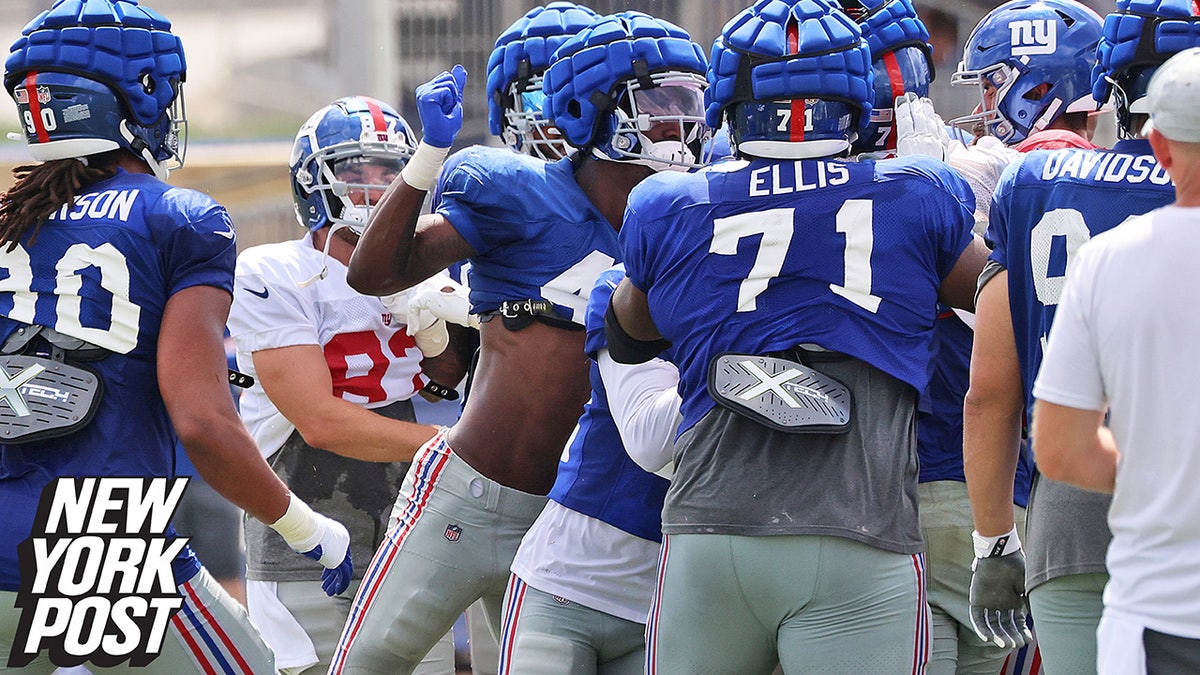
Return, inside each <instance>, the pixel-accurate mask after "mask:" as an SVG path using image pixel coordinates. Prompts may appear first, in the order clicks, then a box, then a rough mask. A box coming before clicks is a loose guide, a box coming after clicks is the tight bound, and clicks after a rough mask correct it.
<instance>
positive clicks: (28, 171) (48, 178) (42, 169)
mask: <svg viewBox="0 0 1200 675" xmlns="http://www.w3.org/2000/svg"><path fill="white" fill-rule="evenodd" d="M120 152H121V151H120V150H109V151H108V152H103V153H100V154H97V155H91V156H89V157H88V158H87V163H86V164H85V163H84V162H83V161H82V160H81V159H74V158H72V159H56V160H51V161H49V162H42V163H41V164H25V165H22V166H18V167H17V168H15V169H13V176H14V177H15V178H16V183H15V184H14V185H13V186H12V187H11V188H9V190H8V192H5V193H4V194H3V195H0V246H4V245H5V244H7V246H6V247H5V251H12V250H13V249H14V248H16V246H17V243H18V242H20V241H21V238H22V237H23V236H24V235H25V231H26V230H28V229H29V227H30V226H33V234H32V235H31V236H30V238H29V243H30V244H32V243H33V242H34V240H35V239H36V238H37V233H38V230H39V229H41V227H42V223H44V222H46V219H47V218H49V217H50V214H52V213H54V212H55V211H57V210H58V209H60V208H62V206H63V205H64V204H71V203H73V202H74V201H75V195H77V194H78V193H79V192H80V191H81V190H83V189H84V188H86V187H87V186H89V185H92V184H93V183H98V182H100V181H102V180H105V179H108V178H112V177H113V176H114V175H116V169H117V162H116V160H117V155H118V153H120Z"/></svg>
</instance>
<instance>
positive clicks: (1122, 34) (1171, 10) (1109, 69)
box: [1092, 0, 1200, 138]
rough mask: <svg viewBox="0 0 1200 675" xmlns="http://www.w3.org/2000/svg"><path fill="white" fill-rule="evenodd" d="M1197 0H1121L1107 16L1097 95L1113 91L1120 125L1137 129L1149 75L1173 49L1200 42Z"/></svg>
mask: <svg viewBox="0 0 1200 675" xmlns="http://www.w3.org/2000/svg"><path fill="white" fill-rule="evenodd" d="M1195 8H1196V4H1195V3H1194V2H1193V1H1192V0H1118V2H1117V9H1116V11H1115V12H1113V13H1112V14H1109V15H1108V16H1106V17H1105V18H1104V36H1103V37H1102V38H1101V39H1100V45H1099V46H1098V47H1097V48H1096V66H1095V68H1093V69H1092V97H1093V98H1095V100H1096V101H1099V102H1101V103H1103V102H1105V101H1108V100H1109V98H1110V96H1111V99H1112V102H1113V104H1114V105H1115V107H1116V109H1117V130H1118V132H1119V133H1120V134H1121V135H1122V137H1125V138H1132V137H1135V136H1137V135H1138V133H1139V132H1140V131H1141V130H1140V129H1136V128H1134V126H1135V125H1134V123H1133V121H1132V119H1131V117H1130V115H1131V114H1146V113H1148V112H1149V109H1148V108H1147V107H1146V100H1145V99H1146V88H1147V87H1148V86H1149V84H1150V77H1151V76H1152V75H1154V73H1155V71H1157V70H1158V67H1159V66H1161V65H1162V64H1163V63H1165V62H1166V60H1167V59H1169V58H1170V57H1171V56H1172V55H1174V54H1176V53H1178V52H1181V51H1183V50H1185V49H1189V48H1191V47H1200V17H1198V16H1194V15H1193V12H1194V11H1196V10H1195Z"/></svg>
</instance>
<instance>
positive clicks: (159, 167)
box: [118, 120, 171, 183]
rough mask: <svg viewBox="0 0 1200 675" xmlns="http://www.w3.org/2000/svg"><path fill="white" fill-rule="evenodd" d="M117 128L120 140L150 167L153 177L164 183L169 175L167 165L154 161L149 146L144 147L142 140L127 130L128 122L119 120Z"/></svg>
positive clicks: (144, 143) (169, 171)
mask: <svg viewBox="0 0 1200 675" xmlns="http://www.w3.org/2000/svg"><path fill="white" fill-rule="evenodd" d="M118 126H119V127H120V129H121V138H124V139H125V142H126V143H128V144H129V147H130V148H131V149H132V150H133V151H134V153H136V154H137V155H138V156H139V157H141V158H142V160H143V161H145V162H146V164H149V165H150V169H151V170H152V171H154V177H155V178H157V179H159V180H161V181H163V182H164V183H165V182H166V181H167V176H169V175H170V173H171V170H170V169H168V168H167V165H166V164H165V163H164V162H159V161H158V160H156V159H155V158H154V153H152V152H150V146H148V145H146V142H145V141H143V140H142V139H140V138H138V137H137V136H134V135H133V131H131V130H130V129H129V122H128V121H127V120H121V123H120V124H119V125H118Z"/></svg>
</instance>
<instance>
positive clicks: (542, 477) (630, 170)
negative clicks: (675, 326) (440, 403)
mask: <svg viewBox="0 0 1200 675" xmlns="http://www.w3.org/2000/svg"><path fill="white" fill-rule="evenodd" d="M591 28H592V29H594V30H585V31H583V32H582V33H580V34H579V35H577V36H575V38H573V39H572V40H571V41H568V43H566V44H564V45H563V46H562V47H560V48H559V49H558V50H557V51H556V52H555V60H553V61H552V62H551V65H550V68H549V69H548V70H547V72H546V76H545V80H544V82H543V86H544V87H545V90H546V92H547V96H548V98H547V105H548V107H547V109H546V113H545V114H547V115H548V116H551V117H553V119H554V121H555V123H556V126H557V127H558V128H559V129H560V130H561V131H562V132H563V134H564V136H565V137H566V138H567V140H568V142H570V143H571V144H572V145H573V146H576V147H578V148H580V150H579V151H578V152H576V153H574V154H572V155H571V156H570V157H567V158H564V159H562V160H559V161H557V162H544V161H541V160H539V159H535V158H533V157H529V156H526V155H521V154H517V153H514V152H512V151H510V150H507V149H493V148H483V147H474V148H469V149H466V150H463V151H461V152H459V153H456V154H455V155H454V156H453V157H451V158H450V159H449V161H448V162H446V166H445V167H444V168H443V167H442V163H443V160H444V158H445V156H446V155H447V153H448V151H449V148H450V146H451V145H452V143H453V142H454V138H455V136H456V135H457V133H458V130H459V128H460V126H461V123H462V106H461V96H462V86H463V83H464V81H465V78H466V73H465V71H464V70H463V69H462V68H461V67H460V66H456V67H455V68H454V69H453V71H451V72H449V73H443V74H442V75H440V76H438V77H436V78H434V80H433V81H431V82H430V83H428V84H427V85H423V86H422V87H420V88H419V89H418V92H417V102H418V110H419V111H420V113H421V123H422V127H423V129H424V132H425V138H424V139H423V140H422V142H421V143H420V145H419V146H418V148H417V150H416V152H415V153H414V155H413V157H412V158H411V159H410V160H409V162H408V164H407V165H406V166H405V168H404V170H403V172H402V173H401V177H400V178H399V179H398V180H396V181H395V182H393V183H392V186H391V187H390V188H389V189H388V192H387V193H386V194H385V195H384V197H383V199H382V201H381V202H380V204H379V206H378V207H376V209H375V210H374V211H373V212H372V215H371V221H370V222H371V225H370V226H369V227H368V228H367V231H366V233H365V234H364V236H363V242H362V244H361V245H360V246H359V247H358V248H356V249H355V253H354V256H353V257H352V258H351V263H350V275H349V280H350V283H351V285H352V286H354V287H355V288H357V289H358V290H360V291H362V292H369V293H381V294H386V293H392V292H396V291H397V290H400V289H402V288H406V287H410V286H412V285H414V284H416V283H419V282H420V281H421V280H423V279H425V278H428V277H429V276H430V275H431V274H432V273H434V272H436V271H438V270H441V269H442V268H444V267H446V266H447V265H449V264H450V263H453V262H456V261H459V260H464V259H469V260H470V262H471V268H470V272H469V282H470V283H469V285H470V288H471V291H470V294H471V302H472V312H473V313H475V314H477V315H479V316H480V321H481V326H480V337H481V342H482V346H481V350H480V354H479V360H478V366H477V369H476V371H475V376H474V379H473V381H472V390H471V393H470V396H469V398H468V399H467V402H466V405H465V408H464V410H463V414H462V417H461V419H460V421H459V422H458V423H457V424H456V425H454V427H452V428H451V429H449V430H447V431H446V432H444V433H440V434H438V436H436V437H435V438H434V439H433V441H431V442H430V443H429V444H428V445H426V446H425V448H424V449H423V450H422V451H421V453H420V454H418V456H417V458H416V460H415V461H414V465H413V468H412V470H411V471H410V472H409V474H408V478H407V479H406V483H405V487H404V489H403V490H402V492H401V497H400V499H399V500H398V501H397V507H396V510H395V512H394V513H395V516H396V521H395V522H396V524H395V526H394V527H393V529H392V530H391V531H390V532H389V534H388V536H387V538H386V539H385V541H384V544H383V545H382V546H381V548H380V550H379V552H378V553H377V554H376V558H375V560H374V561H373V564H372V566H371V569H369V570H368V571H367V577H366V581H365V582H364V583H363V585H362V587H361V588H360V589H359V593H358V598H357V600H356V604H355V607H354V608H353V610H352V612H351V616H350V619H349V621H348V622H347V624H346V628H345V631H344V632H343V636H342V640H341V643H340V645H339V654H338V656H337V657H335V660H334V664H333V668H332V669H331V670H332V672H334V673H339V672H342V669H352V668H354V667H357V666H359V665H360V664H365V665H369V666H370V667H374V668H385V669H389V670H396V671H401V672H407V671H408V670H411V668H412V664H413V663H415V659H418V658H419V657H420V656H421V655H422V654H424V653H425V651H427V650H428V649H429V647H430V645H431V644H432V642H433V640H435V639H436V637H438V636H439V635H440V634H441V633H443V632H445V631H446V630H447V629H448V628H449V627H450V625H451V624H452V622H453V621H454V618H455V617H456V616H457V615H458V614H459V613H461V612H462V610H463V609H464V608H465V607H466V606H467V605H469V604H470V603H471V602H473V601H474V600H475V599H477V598H480V597H482V598H483V599H484V602H485V604H486V606H487V608H488V614H489V620H490V622H491V625H492V627H493V631H494V632H495V630H496V629H497V628H498V626H499V618H500V610H501V603H502V601H503V596H504V589H505V587H506V586H507V582H508V576H509V567H510V565H511V564H512V557H513V554H514V553H515V551H516V549H517V546H518V544H519V543H520V540H521V537H522V536H523V535H524V533H525V531H526V530H527V529H528V528H529V525H530V524H531V523H532V522H533V520H534V519H535V518H536V517H537V515H538V514H539V513H540V512H541V510H542V508H543V506H544V505H545V502H546V498H545V495H546V494H547V493H548V492H549V491H550V489H551V487H552V486H553V484H554V479H555V474H556V472H557V468H558V458H559V456H560V455H561V454H562V449H563V447H564V446H565V445H566V441H567V439H568V437H569V436H570V434H571V431H572V430H573V429H574V427H575V422H576V420H578V419H579V415H580V414H581V413H582V411H583V405H584V403H585V402H586V401H587V399H588V397H589V394H590V386H589V383H588V360H587V357H586V355H585V353H584V333H583V330H582V329H583V320H584V313H585V309H586V302H587V298H586V295H587V293H588V292H589V291H590V290H591V288H592V285H593V283H594V281H595V279H596V278H597V277H598V276H599V274H600V273H601V272H602V271H604V270H606V269H608V268H609V267H610V266H612V264H613V263H614V262H615V261H616V260H617V259H618V258H619V256H620V253H619V247H618V245H617V241H616V231H617V228H618V226H619V225H620V222H621V216H622V214H623V212H624V209H625V200H626V196H627V195H628V192H629V190H630V189H632V187H633V186H634V185H636V184H637V183H638V182H640V181H642V180H643V179H645V178H646V177H647V176H650V175H651V174H653V173H654V172H655V171H656V170H659V169H663V168H667V167H679V166H694V165H695V164H696V163H698V161H699V157H700V154H701V148H702V147H703V144H704V142H705V141H706V140H707V138H706V135H707V134H706V131H707V129H706V127H704V125H703V119H702V115H701V114H700V113H701V88H702V86H703V83H704V76H703V72H704V66H705V60H704V54H703V51H702V50H701V48H700V47H699V45H696V44H695V43H694V42H692V41H691V40H690V38H689V37H688V36H687V33H685V32H684V31H683V30H681V29H680V28H678V27H676V26H674V25H672V24H669V23H667V22H664V21H660V20H658V19H655V18H653V17H650V16H647V15H644V14H640V13H636V12H630V13H623V14H618V15H614V16H611V17H605V18H602V19H598V20H597V22H596V23H594V24H593V25H592V26H591ZM572 44H574V47H572V49H568V46H571V45H572ZM586 50H591V51H589V52H588V54H587V55H586V56H585V57H584V58H578V59H576V58H571V57H572V56H574V55H575V54H576V52H580V53H582V52H584V51H586ZM593 55H594V56H596V57H605V58H603V59H601V60H594V58H593ZM560 63H561V64H562V65H561V66H559V64H560ZM556 66H559V67H557V68H556ZM575 67H578V68H579V69H580V71H579V72H575V71H574V68H575ZM576 85H578V86H579V89H576ZM558 90H561V91H562V92H564V94H563V95H562V96H561V100H562V101H564V102H566V104H567V105H566V106H565V108H564V109H563V110H562V112H561V114H559V113H558V112H556V111H555V110H554V109H553V104H554V101H555V100H556V98H555V96H556V95H555V92H556V91H558ZM439 171H440V172H441V177H440V179H437V180H436V182H437V186H438V190H437V195H436V197H435V200H434V203H435V212H434V213H433V214H430V215H427V216H424V217H420V218H418V215H419V213H420V209H421V204H422V202H423V200H424V198H425V193H426V192H427V191H428V190H429V189H430V188H432V187H433V186H434V184H435V179H436V178H437V175H438V172H439Z"/></svg>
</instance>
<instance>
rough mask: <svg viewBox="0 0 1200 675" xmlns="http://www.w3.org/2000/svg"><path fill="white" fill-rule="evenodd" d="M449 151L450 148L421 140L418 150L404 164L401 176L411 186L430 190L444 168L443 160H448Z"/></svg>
mask: <svg viewBox="0 0 1200 675" xmlns="http://www.w3.org/2000/svg"><path fill="white" fill-rule="evenodd" d="M449 152H450V148H435V147H433V146H432V145H428V144H427V143H425V141H421V142H420V143H418V144H417V150H416V152H414V153H413V155H412V157H409V158H408V163H407V164H405V165H404V169H403V170H402V171H401V172H400V176H401V177H402V178H404V182H405V183H408V184H409V186H411V187H413V188H416V189H417V190H423V191H425V192H429V188H432V187H433V183H434V182H435V181H436V180H437V177H438V172H440V171H441V170H442V162H444V161H446V155H447V154H449Z"/></svg>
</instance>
